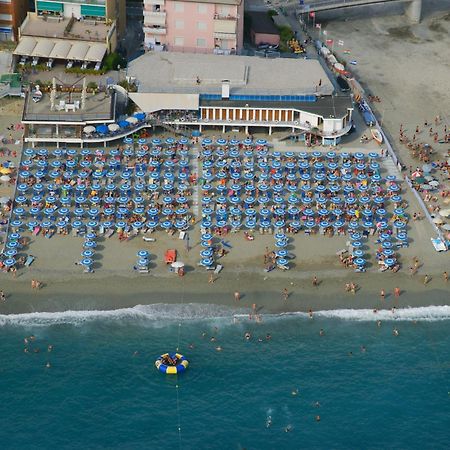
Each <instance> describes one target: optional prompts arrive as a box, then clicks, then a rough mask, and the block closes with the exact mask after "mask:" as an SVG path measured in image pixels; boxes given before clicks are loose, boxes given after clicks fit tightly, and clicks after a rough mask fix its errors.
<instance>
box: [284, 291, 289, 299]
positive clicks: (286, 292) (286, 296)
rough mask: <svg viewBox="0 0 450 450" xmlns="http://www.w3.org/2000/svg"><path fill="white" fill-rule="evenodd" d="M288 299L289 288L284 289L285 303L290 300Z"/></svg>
mask: <svg viewBox="0 0 450 450" xmlns="http://www.w3.org/2000/svg"><path fill="white" fill-rule="evenodd" d="M288 297H289V292H288V290H287V288H284V289H283V299H284V301H286V300H287V299H288Z"/></svg>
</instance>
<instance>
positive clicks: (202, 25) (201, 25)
mask: <svg viewBox="0 0 450 450" xmlns="http://www.w3.org/2000/svg"><path fill="white" fill-rule="evenodd" d="M197 30H200V31H205V30H206V22H197Z"/></svg>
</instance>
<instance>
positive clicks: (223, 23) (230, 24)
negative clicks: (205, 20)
mask: <svg viewBox="0 0 450 450" xmlns="http://www.w3.org/2000/svg"><path fill="white" fill-rule="evenodd" d="M214 32H215V33H236V19H234V20H229V19H214Z"/></svg>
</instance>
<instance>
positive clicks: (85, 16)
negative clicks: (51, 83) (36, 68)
mask: <svg viewBox="0 0 450 450" xmlns="http://www.w3.org/2000/svg"><path fill="white" fill-rule="evenodd" d="M125 25H126V13H125V0H87V1H85V2H84V1H80V0H71V1H69V2H61V1H54V0H47V1H41V0H36V12H29V13H28V15H27V17H26V18H25V20H24V21H23V23H22V25H21V27H20V29H19V44H18V46H17V47H16V49H15V50H14V55H16V56H18V57H21V61H22V63H26V61H27V59H30V60H31V61H32V65H37V64H38V63H39V60H40V59H41V60H42V59H43V60H45V61H46V63H47V65H48V66H49V67H51V66H52V64H53V62H54V61H64V62H65V63H66V64H67V65H68V67H72V65H73V64H76V63H79V64H81V66H82V67H83V68H87V67H88V65H89V64H92V65H95V67H97V68H100V63H101V61H102V60H103V57H104V56H105V54H107V53H110V52H113V51H114V50H115V49H116V47H117V40H118V38H119V37H120V36H121V34H124V33H125Z"/></svg>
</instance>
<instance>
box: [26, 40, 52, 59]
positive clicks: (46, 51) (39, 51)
mask: <svg viewBox="0 0 450 450" xmlns="http://www.w3.org/2000/svg"><path fill="white" fill-rule="evenodd" d="M54 46H55V41H51V40H50V39H39V40H38V42H37V44H36V47H34V49H33V51H32V52H31V56H38V57H39V58H48V55H50V53H51V51H52V50H53V47H54Z"/></svg>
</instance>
